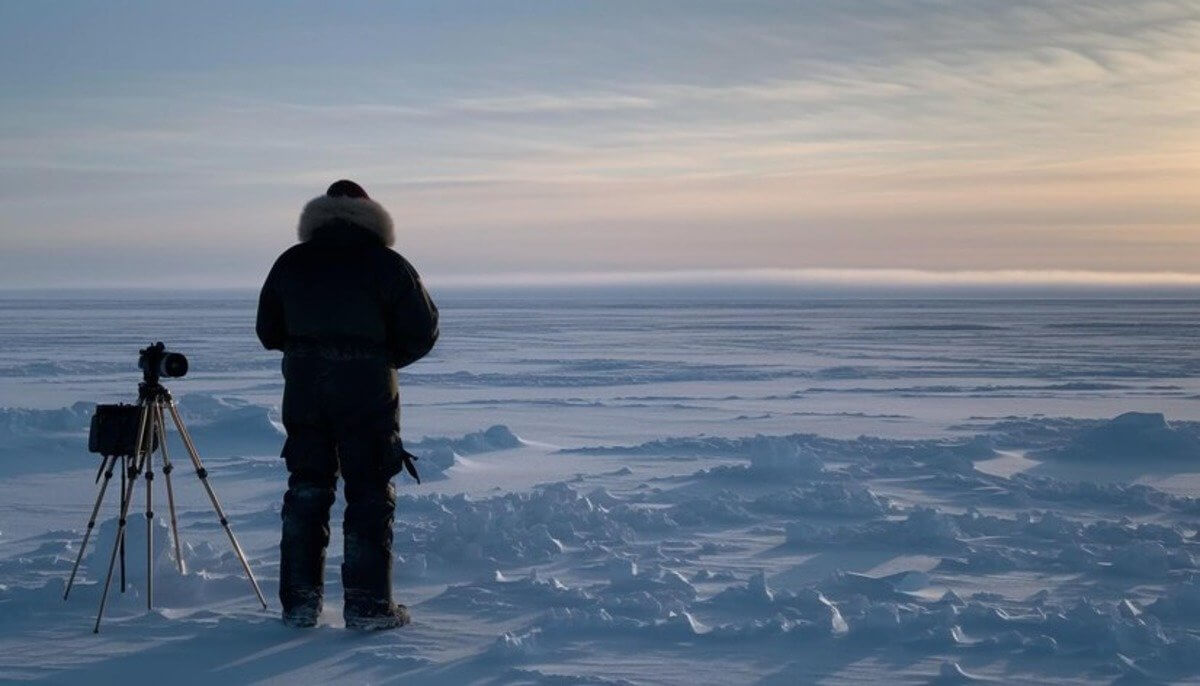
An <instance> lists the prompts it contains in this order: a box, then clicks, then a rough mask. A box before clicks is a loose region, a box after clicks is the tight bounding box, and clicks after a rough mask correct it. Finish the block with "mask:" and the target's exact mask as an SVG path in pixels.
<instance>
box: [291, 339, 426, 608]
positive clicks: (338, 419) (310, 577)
mask: <svg viewBox="0 0 1200 686" xmlns="http://www.w3.org/2000/svg"><path fill="white" fill-rule="evenodd" d="M283 375H284V381H285V386H284V393H283V424H284V427H285V428H286V429H287V441H286V442H285V443H284V446H283V457H284V459H285V460H286V462H287V469H288V474H289V477H288V490H287V493H286V494H285V495H284V498H283V536H282V539H281V541H280V545H279V547H280V568H279V599H280V601H281V602H282V603H283V608H284V610H285V611H287V610H289V609H292V608H295V607H300V606H304V605H310V606H319V605H320V602H321V598H322V595H323V590H324V578H323V576H324V566H325V548H326V547H327V546H328V545H329V509H330V507H331V506H332V505H333V502H334V498H335V492H336V488H337V479H338V474H339V472H340V474H341V476H342V479H343V480H344V481H345V496H346V513H345V518H344V520H343V526H342V528H343V539H344V541H343V542H344V553H343V557H344V562H343V564H342V586H343V588H344V590H345V611H346V613H347V614H354V613H361V614H370V613H372V612H373V611H378V610H382V609H384V608H387V607H389V606H390V604H391V602H392V583H391V576H392V520H393V515H394V512H395V508H396V491H395V489H394V488H393V487H392V484H391V478H392V477H393V476H395V475H396V474H397V472H399V470H400V468H401V466H402V464H403V463H402V462H401V461H399V460H397V458H396V457H395V454H396V453H395V447H396V446H397V445H398V443H399V440H400V439H399V436H400V424H399V413H398V410H399V397H398V394H397V389H396V372H395V370H394V369H392V368H391V366H390V365H389V364H388V363H387V360H386V359H385V358H383V357H377V356H362V355H359V356H354V355H349V356H346V355H336V354H335V355H328V354H316V353H293V352H291V351H289V352H288V353H287V354H285V356H284V362H283Z"/></svg>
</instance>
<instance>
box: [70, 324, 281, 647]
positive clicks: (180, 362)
mask: <svg viewBox="0 0 1200 686" xmlns="http://www.w3.org/2000/svg"><path fill="white" fill-rule="evenodd" d="M138 367H139V368H140V369H141V370H142V382H141V383H140V384H138V402H137V404H136V405H128V404H124V403H118V404H115V405H97V406H96V412H95V414H93V415H92V425H91V431H90V432H89V434H88V450H89V451H90V452H93V453H97V454H99V455H101V456H102V457H103V460H102V461H101V462H100V471H99V472H97V473H96V481H97V482H98V483H100V492H99V494H97V496H96V503H95V505H93V506H92V516H91V518H90V519H88V523H87V530H86V531H85V532H84V535H83V543H81V544H80V546H79V552H78V553H77V554H76V556H75V565H74V566H73V567H72V568H71V578H70V579H68V580H67V588H66V591H65V592H64V593H63V599H64V600H66V599H67V597H68V596H69V595H70V594H71V588H72V586H74V584H75V576H76V574H77V573H78V572H79V563H80V561H81V560H82V559H83V551H84V550H85V549H86V548H87V544H88V539H89V538H90V537H91V535H92V530H93V529H94V528H95V527H96V516H97V515H98V514H99V513H100V505H101V503H102V502H103V501H104V493H105V491H107V490H108V484H109V481H110V480H111V479H112V477H113V474H114V473H119V474H120V480H121V487H120V488H121V491H120V499H119V503H118V506H119V512H120V516H119V518H118V520H117V525H118V527H117V539H116V542H115V543H114V545H113V550H112V556H111V557H110V558H109V561H108V574H107V575H106V576H105V578H104V590H103V591H102V593H101V595H100V610H99V612H97V613H96V624H95V627H94V628H93V631H96V632H99V631H100V620H101V619H103V617H104V606H105V603H106V602H107V600H108V588H109V585H110V584H111V583H112V577H113V569H114V567H115V566H116V563H117V558H118V556H119V557H120V560H121V590H122V591H124V590H125V527H126V523H127V521H128V515H129V508H130V505H131V504H132V499H133V491H134V486H135V485H136V484H137V480H138V478H139V477H143V478H144V479H145V482H146V486H145V491H146V609H151V608H152V607H153V606H154V535H153V531H152V529H153V522H154V495H153V490H152V489H151V485H152V483H153V481H154V462H155V452H156V451H158V452H159V453H160V454H159V456H158V462H159V464H160V465H161V467H162V475H163V477H164V480H165V481H166V486H167V507H168V510H169V513H170V516H171V542H172V544H173V545H174V548H175V563H176V565H177V566H178V567H179V573H180V574H183V573H184V566H183V554H182V551H181V549H180V543H179V524H178V521H177V519H176V516H175V490H174V487H173V486H172V483H171V472H172V471H173V470H174V465H173V464H172V463H171V456H170V453H169V450H168V448H167V417H168V416H169V417H170V418H171V420H172V422H173V424H174V425H175V430H176V431H177V432H178V435H179V438H180V440H181V441H182V442H183V447H184V450H185V452H186V453H187V456H188V459H189V460H190V461H191V465H192V468H193V469H194V470H195V472H196V477H197V478H198V479H199V480H200V484H201V485H202V486H203V487H204V491H205V493H207V494H208V499H209V502H210V503H211V504H212V507H213V511H214V513H215V514H216V515H217V521H219V522H220V523H221V528H222V529H224V530H225V535H226V536H228V537H229V543H230V545H231V546H232V547H233V552H234V554H236V555H237V558H238V560H239V561H240V562H241V563H242V569H243V571H245V572H246V578H247V579H248V580H249V581H250V586H251V587H252V588H253V589H254V593H255V595H257V596H258V602H259V603H261V604H262V606H263V609H264V610H265V609H266V607H267V601H266V598H264V597H263V594H262V589H260V588H259V586H258V581H257V580H256V579H255V578H254V573H253V572H252V571H250V563H249V562H247V560H246V555H245V553H243V552H242V547H241V545H239V544H238V542H237V537H236V536H234V535H233V529H231V528H230V527H229V518H228V517H226V516H225V511H224V510H223V509H222V508H221V503H220V502H219V501H218V500H217V494H216V492H215V491H213V488H212V485H211V484H209V482H208V469H206V468H205V467H204V463H203V462H201V461H200V454H199V452H197V451H196V445H195V444H194V443H193V442H192V437H191V434H189V433H188V430H187V427H186V426H184V424H183V418H182V417H180V416H179V408H178V407H176V406H175V399H174V398H172V397H171V392H170V391H168V390H167V389H166V387H164V386H163V385H162V384H161V383H159V379H160V378H163V377H165V378H171V379H174V378H179V377H181V376H183V375H184V374H187V371H188V361H187V357H185V356H184V355H183V354H182V353H177V352H171V351H169V350H167V346H165V345H163V343H162V341H159V342H157V343H154V344H153V345H150V346H147V347H145V348H143V349H142V350H141V351H139V353H138ZM101 475H103V476H104V480H103V482H101V481H100V476H101Z"/></svg>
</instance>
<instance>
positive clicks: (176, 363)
mask: <svg viewBox="0 0 1200 686" xmlns="http://www.w3.org/2000/svg"><path fill="white" fill-rule="evenodd" d="M187 370H188V361H187V358H186V357H184V356H183V353H164V354H163V356H162V363H161V364H160V366H159V373H160V374H162V375H163V376H165V377H168V378H177V377H180V376H183V375H184V374H187Z"/></svg>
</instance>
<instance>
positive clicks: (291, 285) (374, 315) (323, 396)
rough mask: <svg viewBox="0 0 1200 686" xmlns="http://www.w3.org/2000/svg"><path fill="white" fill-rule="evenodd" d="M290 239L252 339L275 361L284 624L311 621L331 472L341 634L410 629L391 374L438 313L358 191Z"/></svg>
mask: <svg viewBox="0 0 1200 686" xmlns="http://www.w3.org/2000/svg"><path fill="white" fill-rule="evenodd" d="M298 233H299V240H300V242H299V243H298V244H296V245H294V246H292V247H291V248H289V249H288V250H287V251H286V252H284V253H283V254H282V255H281V256H280V257H279V259H277V260H276V261H275V264H274V266H273V267H271V271H270V273H269V274H268V275H267V279H266V282H265V283H264V284H263V287H262V293H261V295H260V296H259V301H258V321H257V326H256V330H257V333H258V338H259V340H260V341H261V342H262V344H263V346H264V347H265V348H267V349H268V350H281V351H283V377H284V383H285V385H284V391H283V424H284V428H285V429H286V430H287V440H286V442H285V443H284V446H283V458H284V459H285V461H286V463H287V469H288V474H289V477H288V489H287V493H286V494H285V495H284V498H283V513H282V517H283V535H282V538H281V541H280V546H279V547H280V551H279V552H280V565H279V599H280V601H281V602H282V604H283V620H284V622H285V623H287V624H289V625H291V626H298V627H311V626H314V625H316V623H317V618H318V617H319V615H320V614H321V606H322V600H323V591H324V580H323V576H324V566H325V548H326V546H328V544H329V509H330V507H331V506H332V505H333V502H334V499H335V492H336V487H337V479H338V474H339V472H340V474H341V476H342V479H344V481H345V496H346V513H345V520H344V524H343V530H344V560H345V561H344V563H343V564H342V586H343V587H344V592H345V604H344V609H343V615H344V617H345V620H346V626H347V627H348V628H356V629H365V630H377V629H392V628H396V627H400V626H403V625H405V624H407V623H408V621H409V615H408V609H407V608H406V607H405V606H403V605H399V604H397V603H395V602H394V601H393V600H392V579H391V576H392V521H393V516H394V512H395V508H396V492H395V489H394V488H393V486H392V483H391V479H392V477H393V476H395V475H396V474H398V473H399V472H400V471H401V469H403V468H404V467H405V466H408V467H410V468H411V463H407V464H406V461H407V459H408V457H407V456H408V453H406V452H405V451H404V449H403V446H402V445H401V443H400V423H399V407H400V405H399V394H398V391H397V386H396V370H397V369H399V368H401V367H404V366H406V365H409V364H412V363H413V362H416V361H417V360H419V359H421V358H422V357H424V356H425V354H426V353H428V352H429V351H430V349H432V348H433V345H434V343H435V342H436V341H437V338H438V310H437V307H436V306H435V305H434V304H433V301H432V300H431V299H430V297H429V293H428V292H426V290H425V287H424V286H423V285H422V284H421V279H420V277H419V276H418V275H417V271H416V270H415V269H413V266H412V265H411V264H409V263H408V261H407V260H405V259H404V258H403V257H401V256H400V255H399V254H398V253H396V252H395V251H393V250H391V249H390V248H391V246H392V244H393V242H394V240H395V239H394V235H393V229H392V219H391V217H390V216H389V215H388V213H387V211H386V210H384V208H383V207H382V206H381V205H380V204H379V203H377V202H375V201H374V200H372V199H371V198H370V197H368V195H367V193H366V191H364V190H363V189H362V187H361V186H359V185H358V184H356V183H354V182H352V181H346V180H342V181H338V182H336V183H334V184H333V185H332V186H330V187H329V190H328V191H327V192H326V193H325V195H322V196H319V197H317V198H315V199H313V200H312V201H310V202H309V203H308V204H307V205H306V206H305V207H304V211H303V212H302V213H301V215H300V224H299V228H298ZM414 475H415V472H414Z"/></svg>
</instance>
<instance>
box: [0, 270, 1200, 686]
mask: <svg viewBox="0 0 1200 686" xmlns="http://www.w3.org/2000/svg"><path fill="white" fill-rule="evenodd" d="M442 304H443V316H444V320H443V339H442V342H441V344H440V345H439V347H438V348H437V350H436V351H435V353H434V354H433V355H432V356H431V357H430V358H429V359H427V360H425V361H422V362H421V363H419V364H417V365H415V366H413V367H412V368H410V369H409V370H406V371H405V372H404V373H402V375H401V383H402V397H403V401H404V410H403V418H402V423H403V427H404V436H405V440H406V444H407V446H408V447H409V449H410V450H411V451H412V452H414V453H415V454H417V455H419V456H420V457H421V460H420V461H419V463H418V464H419V466H420V467H421V468H422V471H423V477H425V483H424V484H422V485H419V486H418V485H415V484H413V483H412V482H411V481H409V480H407V479H404V480H400V481H398V490H399V492H400V497H399V505H398V511H397V520H396V527H395V555H396V560H395V589H396V596H397V599H398V600H400V601H401V602H405V603H407V604H408V605H409V606H410V608H411V609H412V613H413V617H414V623H413V624H412V625H411V626H409V627H406V628H404V629H402V630H399V631H394V632H387V633H382V634H373V635H363V634H357V633H352V632H347V631H345V630H344V629H343V628H342V622H341V618H340V609H341V607H340V593H341V586H340V583H339V580H338V574H337V570H338V564H339V563H340V561H341V551H340V531H339V530H337V526H336V524H337V522H338V521H339V520H340V512H335V517H334V522H335V531H334V537H333V540H334V544H333V546H332V547H331V549H330V553H329V560H328V569H327V575H328V577H327V581H328V583H327V590H326V592H327V602H326V610H325V614H324V615H323V616H322V621H321V623H320V626H318V627H317V628H316V629H312V630H307V631H300V630H291V629H287V628H285V627H284V626H282V625H281V624H280V622H279V621H278V618H277V615H278V605H277V601H276V599H275V594H276V593H277V590H278V586H277V575H278V554H277V549H276V546H277V540H278V527H279V506H280V500H281V496H282V492H283V489H284V487H285V479H286V473H285V470H284V469H283V465H282V463H281V461H280V460H279V459H278V457H276V455H277V453H278V449H279V447H280V445H281V443H282V438H283V434H282V433H281V428H280V426H279V422H278V416H277V408H278V404H279V396H280V392H281V390H282V382H281V379H280V378H279V365H278V359H277V357H276V356H274V355H271V354H268V353H264V352H262V351H260V350H258V349H257V347H256V345H255V342H254V340H253V335H252V320H253V299H252V298H251V297H249V296H248V295H247V296H245V297H232V296H201V295H187V296H180V297H178V298H166V297H159V298H155V299H147V298H136V297H126V298H123V299H122V298H117V297H112V296H103V295H94V294H93V295H90V296H86V297H83V298H78V299H76V298H64V297H54V298H46V299H40V300H39V299H36V298H31V297H28V296H22V297H17V296H9V297H7V298H3V299H0V311H2V312H0V406H4V408H5V409H2V410H0V681H5V682H8V681H20V680H41V681H43V682H47V683H94V684H104V683H121V684H132V683H143V682H144V683H161V682H169V683H172V684H187V683H206V684H208V683H250V682H267V683H270V682H275V683H404V684H425V683H445V684H468V683H480V684H494V683H529V684H540V683H551V684H567V683H570V684H574V683H596V684H609V683H662V684H689V685H692V684H709V683H713V684H726V683H767V684H772V683H779V684H796V683H863V682H870V681H874V682H880V683H970V682H995V683H1039V684H1046V683H1097V682H1100V683H1105V682H1122V683H1124V682H1160V681H1196V680H1200V574H1198V572H1200V567H1198V565H1200V562H1198V556H1200V547H1198V543H1197V538H1196V537H1197V531H1198V530H1200V424H1197V423H1196V420H1197V419H1200V403H1198V402H1197V399H1198V398H1200V383H1198V382H1197V372H1198V371H1200V357H1198V356H1197V355H1196V354H1195V353H1194V352H1193V347H1194V342H1195V340H1196V339H1197V334H1198V333H1200V325H1198V324H1197V322H1200V305H1198V304H1196V303H1190V302H1148V301H1127V302H1119V301H1115V302H1100V301H1077V302H1070V301H1053V302H1051V301H1046V302H1036V301H1029V302H1015V301H1013V302H1005V301H970V302H967V301H963V302H954V301H885V302H870V301H814V302H799V301H779V300H761V301H754V300H744V301H740V302H736V303H728V302H727V303H722V304H714V303H709V302H704V301H700V300H675V301H668V300H649V299H645V300H639V301H636V302H632V303H629V302H626V303H622V302H616V301H605V300H600V299H586V300H582V299H581V300H570V299H565V298H559V299H556V300H538V299H535V298H527V299H493V300H470V299H460V300H454V299H453V298H450V299H448V300H444V302H443V303H442ZM159 339H161V340H164V341H166V342H167V343H168V345H169V346H171V347H172V348H175V349H178V350H180V351H182V352H185V353H187V354H188V355H189V357H190V359H191V363H192V370H193V371H192V373H191V374H190V375H189V376H188V377H186V378H184V379H178V380H174V381H173V382H171V383H169V384H168V385H169V387H170V388H171V389H172V390H173V391H174V392H175V394H176V396H177V399H178V400H179V403H180V408H181V411H182V414H183V417H184V420H185V421H186V422H187V423H188V425H189V427H190V428H191V430H192V433H193V436H194V438H195V440H196V443H197V445H198V447H199V449H200V451H201V454H202V456H203V458H204V459H205V461H206V464H207V467H208V468H209V470H210V472H211V481H212V483H213V485H214V487H215V489H216V492H217V494H218V495H219V497H220V498H221V500H222V504H223V505H224V506H225V508H226V510H227V511H228V513H229V515H230V522H231V524H232V526H233V528H234V531H235V532H236V533H237V535H238V536H239V539H240V541H241V543H242V545H243V547H244V548H245V550H246V552H247V555H248V557H249V559H250V564H251V565H252V567H253V569H254V571H255V572H256V574H257V575H258V578H259V580H260V582H261V583H262V585H263V589H264V592H265V593H266V594H267V596H268V599H269V600H270V601H271V603H272V607H271V609H270V610H268V611H266V612H264V611H261V610H260V609H259V608H258V606H257V604H256V602H255V600H254V596H253V595H252V592H251V589H250V586H249V583H248V582H247V581H246V579H245V578H244V576H243V574H242V569H241V565H240V564H239V562H238V560H237V558H236V557H235V556H234V555H233V553H232V551H231V549H230V546H229V543H228V541H227V540H226V539H225V537H224V533H223V531H222V529H221V528H220V526H219V524H218V522H217V518H216V515H215V514H214V513H213V511H212V509H211V507H210V506H209V504H208V501H207V498H206V496H205V495H204V493H203V491H202V490H201V487H200V485H199V483H198V481H197V479H196V478H195V475H194V473H193V472H192V470H191V469H190V468H188V465H187V464H186V458H185V453H184V451H183V449H182V446H181V445H179V444H178V443H177V442H176V441H172V442H171V443H170V444H169V447H170V448H171V454H172V456H173V457H174V458H175V461H176V463H177V465H180V466H179V468H177V469H176V471H175V473H174V475H173V478H174V487H175V493H176V498H177V500H178V509H179V527H180V530H181V537H182V546H181V552H182V558H183V560H182V561H183V562H184V567H185V573H183V574H180V572H179V570H178V563H177V561H176V560H175V557H174V549H173V545H172V540H171V536H170V529H169V525H168V519H167V509H166V500H165V491H164V490H163V485H164V484H163V483H162V475H161V474H160V475H159V476H158V479H157V480H156V482H155V487H156V492H155V514H156V516H155V517H154V519H153V521H152V523H151V525H150V527H149V528H150V533H151V536H152V543H153V550H154V554H153V557H152V558H151V560H150V566H151V567H152V568H153V571H154V574H155V584H154V588H153V600H154V605H155V609H154V610H152V611H150V612H147V610H146V595H147V587H146V568H147V560H146V552H145V551H146V547H147V540H146V536H147V524H146V519H145V518H144V517H143V516H142V514H141V513H142V512H143V511H144V490H143V488H142V484H139V485H138V487H137V489H136V491H135V496H134V498H135V500H134V505H133V508H132V509H133V512H134V515H133V516H131V517H130V526H129V530H128V538H127V541H126V553H127V569H126V588H125V591H124V593H122V592H120V589H119V580H118V582H117V586H118V587H116V588H114V590H113V592H112V593H111V595H110V602H109V607H108V613H107V618H106V620H105V623H104V625H103V628H102V631H101V633H100V634H99V635H98V636H96V635H93V634H92V632H91V627H92V622H93V620H94V617H95V611H96V604H97V602H98V596H99V584H100V583H101V582H102V581H103V575H104V572H105V570H106V568H107V565H108V561H109V559H110V555H111V551H112V545H113V542H114V540H115V537H116V528H117V522H116V507H117V505H116V499H115V497H114V496H111V495H110V497H109V498H108V500H107V501H106V502H105V503H104V505H103V507H102V509H101V515H100V517H99V522H98V525H97V527H96V529H95V532H94V534H93V537H92V541H91V542H90V544H89V546H88V548H87V549H86V550H85V553H84V556H83V561H82V564H81V568H80V576H79V579H78V580H77V584H76V587H75V589H74V590H73V592H72V595H71V598H70V600H68V601H65V602H64V600H63V599H62V594H63V590H64V587H65V583H66V579H67V577H68V575H69V574H70V570H71V565H72V563H73V561H74V559H75V556H76V553H77V552H78V549H79V548H78V546H79V543H80V539H81V537H82V534H83V531H84V525H85V523H86V521H87V518H88V515H89V513H90V511H91V506H92V503H93V501H94V498H95V488H96V486H95V485H94V483H93V479H94V477H95V476H96V468H97V466H98V462H97V458H95V456H92V455H88V454H86V451H85V448H86V431H87V425H88V418H89V416H90V413H91V409H92V406H93V404H94V403H96V402H113V401H118V400H124V401H131V400H133V396H134V394H135V393H136V384H137V381H138V378H139V376H138V373H137V370H136V354H137V350H138V349H139V348H140V347H143V346H145V345H146V344H147V343H149V342H152V341H154V340H159ZM110 494H112V491H110Z"/></svg>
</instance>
